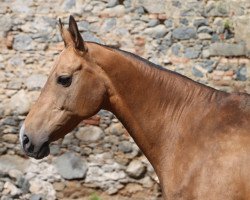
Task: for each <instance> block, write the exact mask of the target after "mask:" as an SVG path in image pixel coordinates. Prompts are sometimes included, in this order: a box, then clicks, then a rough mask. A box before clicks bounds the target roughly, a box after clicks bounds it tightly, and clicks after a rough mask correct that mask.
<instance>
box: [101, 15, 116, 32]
mask: <svg viewBox="0 0 250 200" xmlns="http://www.w3.org/2000/svg"><path fill="white" fill-rule="evenodd" d="M115 26H116V19H115V18H108V19H105V20H104V23H103V25H102V29H103V30H104V31H105V32H109V31H111V30H113V29H114V28H115Z"/></svg>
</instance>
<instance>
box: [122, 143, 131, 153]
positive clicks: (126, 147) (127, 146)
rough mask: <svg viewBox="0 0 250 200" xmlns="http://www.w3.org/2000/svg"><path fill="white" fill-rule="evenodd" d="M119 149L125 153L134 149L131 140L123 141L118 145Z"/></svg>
mask: <svg viewBox="0 0 250 200" xmlns="http://www.w3.org/2000/svg"><path fill="white" fill-rule="evenodd" d="M118 149H119V150H121V151H122V152H123V153H130V152H132V150H133V147H132V144H131V142H129V141H122V142H121V143H119V145H118Z"/></svg>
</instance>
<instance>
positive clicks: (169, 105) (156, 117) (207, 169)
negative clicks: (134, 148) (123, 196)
mask: <svg viewBox="0 0 250 200" xmlns="http://www.w3.org/2000/svg"><path fill="white" fill-rule="evenodd" d="M59 29H60V32H61V36H62V39H63V41H64V45H65V48H64V49H63V51H62V52H61V53H60V55H59V56H58V58H57V60H56V61H55V64H54V66H53V68H52V70H51V72H50V74H49V77H48V80H47V82H46V84H45V86H44V88H43V89H42V91H41V94H40V96H39V98H38V100H37V101H36V103H35V104H34V106H33V107H32V108H31V110H30V112H29V113H28V115H27V117H26V119H25V121H24V123H23V125H22V127H21V129H20V142H21V146H22V148H23V150H24V152H25V153H26V154H27V155H28V156H30V157H34V158H36V159H42V158H44V157H46V156H47V155H49V144H50V143H51V142H53V141H56V140H58V139H59V138H62V137H64V136H65V135H66V134H67V133H69V132H70V131H71V130H73V128H74V127H76V126H77V125H78V124H79V123H80V122H81V121H82V120H84V119H87V118H89V117H91V116H93V115H95V114H96V113H98V111H99V110H100V109H105V110H108V111H110V112H112V113H114V115H115V116H116V117H117V118H118V119H119V120H120V121H121V123H122V124H123V125H124V127H125V128H126V129H127V131H128V132H129V134H130V135H131V137H132V138H133V139H134V141H135V142H136V144H137V145H138V146H139V148H140V149H141V151H142V152H143V153H144V154H145V156H146V157H147V159H148V160H149V161H150V163H151V164H152V166H153V167H154V169H155V172H156V174H157V176H158V177H159V181H160V186H161V189H162V194H163V198H164V199H175V200H176V199H178V200H181V199H183V200H184V199H185V200H187V199H202V200H204V199H205V200H222V199H227V200H233V199H250V181H249V180H250V170H249V166H250V123H249V120H250V95H249V94H247V93H226V92H223V91H219V90H216V89H214V88H211V87H208V86H206V85H203V84H200V83H197V82H195V81H193V80H191V79H189V78H187V77H185V76H183V75H180V74H177V73H175V72H172V71H170V70H167V69H165V68H163V67H160V66H158V65H155V64H153V63H151V62H149V61H147V60H146V59H143V58H141V57H139V56H137V55H134V54H132V53H129V52H126V51H123V50H119V49H116V48H113V47H109V46H105V45H101V44H97V43H94V42H87V41H84V40H83V38H82V36H81V34H80V32H79V30H78V27H77V23H76V21H75V19H74V18H73V17H72V16H70V17H69V27H68V29H66V28H65V27H64V25H63V24H62V22H61V20H60V19H59Z"/></svg>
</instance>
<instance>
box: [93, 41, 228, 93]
mask: <svg viewBox="0 0 250 200" xmlns="http://www.w3.org/2000/svg"><path fill="white" fill-rule="evenodd" d="M89 43H94V44H96V45H99V46H101V47H103V48H106V49H108V50H110V51H114V52H117V53H119V54H122V55H123V56H125V57H127V58H132V59H133V60H135V61H137V62H139V63H141V64H142V65H143V66H146V67H150V68H151V69H156V70H160V71H163V72H167V73H169V74H173V75H174V76H175V77H177V78H180V79H183V80H185V81H188V82H192V83H193V84H195V85H197V86H200V87H205V88H207V89H210V90H216V89H215V88H213V87H210V86H207V85H204V84H202V83H199V82H197V81H194V80H193V79H191V78H189V77H187V76H185V75H182V74H180V73H178V72H175V71H172V70H169V69H166V68H164V67H162V66H160V65H157V64H155V63H152V62H150V61H149V60H147V59H145V58H143V57H140V56H138V55H136V54H134V53H131V52H128V51H125V50H122V49H119V48H117V47H113V46H109V45H104V44H100V43H96V42H89ZM216 91H218V90H216ZM220 92H222V91H220ZM223 92H224V91H223ZM225 93H226V92H225Z"/></svg>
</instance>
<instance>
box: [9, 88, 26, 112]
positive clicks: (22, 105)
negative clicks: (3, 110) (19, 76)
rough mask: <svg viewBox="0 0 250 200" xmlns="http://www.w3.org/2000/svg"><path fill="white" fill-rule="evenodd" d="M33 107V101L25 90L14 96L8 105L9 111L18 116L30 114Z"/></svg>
mask: <svg viewBox="0 0 250 200" xmlns="http://www.w3.org/2000/svg"><path fill="white" fill-rule="evenodd" d="M30 106H31V101H30V98H29V96H28V94H27V93H26V91H24V90H20V91H19V92H17V93H16V94H15V95H13V96H12V97H11V99H10V102H9V104H8V107H9V109H10V110H11V111H12V112H13V113H16V114H19V115H22V114H26V113H28V111H29V109H30Z"/></svg>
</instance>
